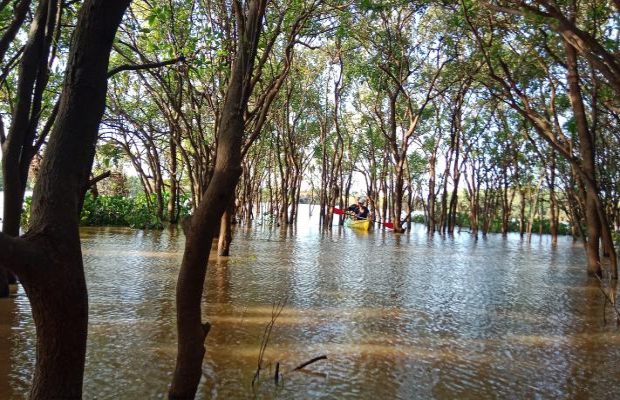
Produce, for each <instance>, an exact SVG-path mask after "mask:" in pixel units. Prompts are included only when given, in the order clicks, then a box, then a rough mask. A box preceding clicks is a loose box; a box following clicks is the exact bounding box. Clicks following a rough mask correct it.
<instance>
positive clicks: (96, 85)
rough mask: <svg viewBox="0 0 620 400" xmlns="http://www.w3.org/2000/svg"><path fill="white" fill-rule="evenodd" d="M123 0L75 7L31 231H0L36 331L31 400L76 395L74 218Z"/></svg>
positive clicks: (80, 343)
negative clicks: (21, 234)
mask: <svg viewBox="0 0 620 400" xmlns="http://www.w3.org/2000/svg"><path fill="white" fill-rule="evenodd" d="M129 2H130V0H86V1H85V2H84V4H83V6H82V7H81V9H80V12H79V16H78V22H77V25H76V27H75V30H74V34H73V39H72V43H71V50H70V53H69V60H68V64H67V70H66V71H67V72H66V74H65V81H64V84H63V91H62V94H61V98H60V103H59V108H58V116H57V119H56V124H55V125H54V129H53V132H52V134H51V137H50V141H49V143H48V146H47V149H46V151H45V155H44V158H43V162H42V166H41V171H40V173H39V179H38V181H37V184H36V186H35V190H34V195H33V201H32V220H31V224H30V229H29V230H28V232H27V233H26V234H25V235H24V237H21V238H18V237H14V236H12V235H9V234H6V233H2V234H0V254H1V255H0V265H1V266H2V267H5V268H9V269H10V270H11V271H13V272H14V273H16V274H17V275H18V277H19V278H20V280H21V282H22V283H23V285H24V289H25V290H26V293H27V295H28V298H29V300H30V303H31V305H32V313H33V317H34V321H35V326H36V329H37V360H36V365H35V372H34V378H33V385H32V389H31V392H30V397H31V398H33V399H41V398H81V396H82V377H83V371H84V359H85V352H86V336H87V323H88V300H87V293H86V283H85V277H84V271H83V261H82V255H81V246H80V238H79V232H78V222H79V219H78V217H79V212H80V209H81V206H82V203H83V198H84V193H85V187H86V186H87V184H88V181H89V175H90V170H91V165H92V161H93V156H94V149H95V143H96V141H97V132H98V126H99V122H100V120H101V116H102V115H103V111H104V108H105V96H106V86H107V72H108V71H107V67H108V60H109V55H110V49H111V46H112V42H113V39H114V35H115V33H116V29H117V27H118V25H119V24H120V21H121V18H122V16H123V13H124V12H125V9H126V8H127V6H128V5H129ZM95 44H96V45H95Z"/></svg>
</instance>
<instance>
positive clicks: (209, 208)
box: [169, 0, 266, 399]
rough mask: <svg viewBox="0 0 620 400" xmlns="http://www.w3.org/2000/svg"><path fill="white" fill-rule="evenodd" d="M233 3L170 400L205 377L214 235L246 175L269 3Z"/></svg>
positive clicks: (187, 262)
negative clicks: (233, 35)
mask: <svg viewBox="0 0 620 400" xmlns="http://www.w3.org/2000/svg"><path fill="white" fill-rule="evenodd" d="M234 4H235V5H236V7H235V8H236V9H235V12H236V14H237V21H238V23H239V24H240V26H238V27H237V29H238V30H239V41H238V43H237V49H238V50H237V56H236V59H235V61H234V64H233V66H232V72H231V77H230V81H229V84H228V89H227V93H226V100H225V103H224V109H223V112H222V123H221V127H220V134H219V138H218V147H217V157H216V163H215V170H214V173H213V177H212V179H211V181H210V182H209V185H208V187H207V189H206V191H205V193H204V196H202V199H201V201H200V204H199V205H198V208H197V209H196V212H195V214H194V216H193V218H192V221H191V224H190V227H189V229H188V231H187V239H186V242H185V252H184V254H183V261H182V263H181V270H180V271H179V280H178V283H177V293H176V296H177V332H178V354H177V361H176V367H175V370H174V375H173V378H172V386H171V387H170V392H169V396H170V398H171V399H188V398H194V396H195V395H196V390H197V388H198V383H199V381H200V377H201V376H202V360H203V358H204V354H205V351H206V350H205V346H204V342H205V339H206V337H207V334H208V333H209V327H210V325H209V324H208V323H205V324H203V323H202V321H201V303H202V295H203V289H204V280H205V277H206V273H207V262H208V259H209V253H210V252H211V243H212V241H213V237H214V235H215V231H216V229H217V226H218V224H219V223H220V220H221V218H222V214H224V211H225V209H226V207H227V206H228V204H230V202H231V201H232V198H233V196H234V193H235V187H236V185H237V182H238V181H239V177H240V175H241V146H242V142H243V132H244V127H245V121H244V117H243V113H244V111H245V109H246V107H247V102H248V98H249V96H250V90H251V89H250V87H251V85H250V84H249V82H250V80H251V77H252V70H253V66H254V58H255V55H256V48H257V46H258V38H259V35H260V30H261V26H262V18H263V15H264V12H265V4H266V0H251V1H249V2H247V3H246V11H245V15H240V14H241V12H242V11H241V10H240V9H239V8H240V7H241V6H240V4H239V3H234ZM205 243H207V246H205Z"/></svg>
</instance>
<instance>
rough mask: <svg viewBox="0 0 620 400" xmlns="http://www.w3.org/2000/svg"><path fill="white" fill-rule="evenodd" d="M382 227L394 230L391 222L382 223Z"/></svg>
mask: <svg viewBox="0 0 620 400" xmlns="http://www.w3.org/2000/svg"><path fill="white" fill-rule="evenodd" d="M383 226H385V227H386V228H390V229H394V223H393V222H384V223H383Z"/></svg>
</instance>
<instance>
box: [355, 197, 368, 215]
mask: <svg viewBox="0 0 620 400" xmlns="http://www.w3.org/2000/svg"><path fill="white" fill-rule="evenodd" d="M369 212H370V211H369V210H368V207H366V200H365V199H359V200H358V201H357V211H355V219H368V213H369Z"/></svg>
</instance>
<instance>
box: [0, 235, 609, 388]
mask: <svg viewBox="0 0 620 400" xmlns="http://www.w3.org/2000/svg"><path fill="white" fill-rule="evenodd" d="M82 237H83V249H84V257H85V263H86V275H87V281H88V285H89V295H90V326H89V341H88V354H87V361H86V372H85V381H84V397H85V398H87V399H95V398H96V399H117V398H122V399H148V398H162V397H164V396H165V394H166V391H167V387H168V385H169V382H170V378H171V371H172V370H173V368H174V358H175V353H176V343H175V340H176V339H175V337H176V331H175V326H174V289H175V282H176V275H177V271H178V266H179V264H180V260H181V255H182V248H183V235H182V234H179V233H178V232H176V231H164V232H145V231H135V230H130V229H118V228H89V229H83V230H82ZM232 254H233V256H232V257H230V258H221V259H217V258H214V259H213V260H212V263H211V265H210V266H209V271H208V280H207V285H206V295H205V307H204V317H205V319H208V320H209V321H211V323H212V326H213V327H212V330H211V333H210V334H209V336H208V339H207V349H208V350H207V356H206V359H205V362H204V368H203V376H204V379H203V381H202V382H201V385H200V388H199V398H221V399H230V398H241V399H245V398H261V399H271V398H279V399H303V398H327V399H347V398H356V399H357V398H373V399H414V398H437V399H455V398H459V399H479V398H518V399H521V398H597V399H606V398H608V399H611V398H618V397H620V373H618V372H617V370H616V368H617V365H618V359H619V356H620V334H619V330H618V328H617V327H616V326H615V324H611V323H608V324H607V325H605V324H604V323H603V318H602V312H603V299H602V296H601V294H600V291H599V289H598V287H597V286H596V285H595V284H594V283H593V282H591V281H588V280H587V279H586V277H585V269H584V256H583V249H582V248H580V247H574V246H573V245H572V242H571V241H570V240H569V239H561V240H560V243H559V244H558V245H557V247H552V246H551V245H550V243H549V239H548V238H547V237H543V238H542V239H539V238H538V237H535V238H534V240H533V242H532V244H527V243H525V242H522V241H520V240H519V238H518V236H511V237H509V238H508V239H507V240H504V239H502V238H501V237H500V236H491V237H489V238H488V239H484V240H483V239H481V240H479V241H478V242H475V241H474V240H473V239H472V238H471V236H470V235H468V234H466V233H462V234H460V235H457V236H456V237H455V238H445V239H444V238H441V237H438V236H436V237H433V238H430V239H429V238H428V237H427V235H426V234H425V233H424V231H423V230H416V231H415V232H413V233H411V234H408V235H403V236H397V235H394V234H392V233H383V232H371V233H362V232H356V231H353V230H350V229H347V228H344V229H343V228H338V227H334V230H333V231H332V232H329V233H322V232H320V231H319V230H318V228H317V227H316V224H314V223H311V224H305V225H304V226H303V227H300V228H298V229H297V230H290V229H289V230H288V231H287V230H284V229H281V228H278V229H274V230H270V229H269V228H267V227H261V226H255V227H253V228H249V227H240V228H239V229H238V230H237V231H236V233H235V238H234V242H233V247H232ZM285 298H287V300H286V305H285V307H284V310H283V312H282V314H281V315H280V316H279V318H278V319H277V321H276V324H275V326H274V328H273V331H272V334H271V337H270V340H269V343H268V346H267V351H266V354H265V357H264V366H265V369H264V370H263V374H262V375H261V380H260V381H259V383H258V384H257V385H255V387H254V388H252V387H251V385H250V383H251V381H252V377H253V375H254V372H255V370H256V365H257V360H258V353H259V346H260V342H261V338H262V336H263V332H264V330H265V325H266V324H267V323H268V322H269V321H270V319H271V315H272V311H273V304H274V302H278V301H280V300H283V299H285ZM609 316H611V314H609ZM33 335H34V329H33V324H32V320H31V317H30V313H29V305H28V301H27V299H26V297H25V295H24V294H23V291H22V290H21V289H20V290H19V292H18V294H17V296H16V297H15V298H14V299H13V300H3V301H0V357H1V358H0V398H2V399H5V398H7V399H11V398H16V399H19V398H22V397H24V394H25V393H27V391H28V387H29V379H30V374H31V371H32V365H33V362H34V351H35V349H34V343H35V342H34V337H33ZM320 355H326V356H327V357H328V359H327V360H323V361H318V362H316V363H315V364H312V365H311V366H309V367H308V368H307V371H306V372H292V371H291V370H292V369H293V368H294V367H295V366H297V365H299V364H300V363H302V362H304V361H306V360H309V359H311V358H313V357H316V356H320ZM276 362H280V365H281V372H282V374H283V378H282V380H281V381H280V384H279V385H278V386H276V385H275V384H274V381H273V371H274V366H275V363H276Z"/></svg>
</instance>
